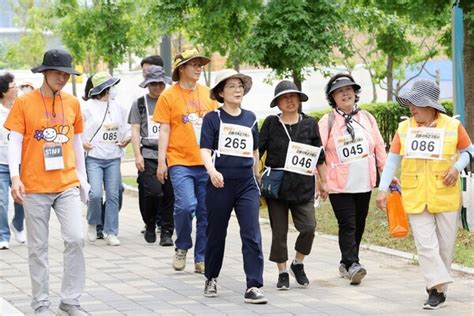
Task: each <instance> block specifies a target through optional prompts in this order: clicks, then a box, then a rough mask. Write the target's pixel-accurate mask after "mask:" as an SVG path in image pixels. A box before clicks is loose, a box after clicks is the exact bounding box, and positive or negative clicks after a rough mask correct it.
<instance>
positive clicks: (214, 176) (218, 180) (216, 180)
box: [209, 169, 224, 189]
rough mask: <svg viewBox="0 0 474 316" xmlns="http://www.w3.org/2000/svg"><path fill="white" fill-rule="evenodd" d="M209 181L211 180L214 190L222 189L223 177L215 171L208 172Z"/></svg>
mask: <svg viewBox="0 0 474 316" xmlns="http://www.w3.org/2000/svg"><path fill="white" fill-rule="evenodd" d="M209 179H211V182H212V185H213V186H215V187H216V188H218V189H219V188H223V187H224V177H223V176H222V174H221V173H220V172H219V171H217V170H216V169H214V170H211V171H210V172H209Z"/></svg>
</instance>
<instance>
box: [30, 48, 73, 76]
mask: <svg viewBox="0 0 474 316" xmlns="http://www.w3.org/2000/svg"><path fill="white" fill-rule="evenodd" d="M50 69H52V70H59V71H62V72H65V73H68V74H70V75H76V76H79V75H80V74H81V73H80V72H78V71H77V70H75V69H74V68H73V67H72V57H71V55H69V53H68V52H66V51H65V50H63V49H50V50H48V51H46V52H45V53H44V56H43V63H42V64H41V65H39V66H38V67H35V68H32V69H31V71H32V72H33V73H38V72H43V71H46V70H50Z"/></svg>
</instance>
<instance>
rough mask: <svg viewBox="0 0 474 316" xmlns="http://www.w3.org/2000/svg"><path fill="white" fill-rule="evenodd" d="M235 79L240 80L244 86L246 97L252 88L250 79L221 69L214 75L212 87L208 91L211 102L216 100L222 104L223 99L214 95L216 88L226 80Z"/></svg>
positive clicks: (235, 72) (232, 70) (233, 71)
mask: <svg viewBox="0 0 474 316" xmlns="http://www.w3.org/2000/svg"><path fill="white" fill-rule="evenodd" d="M232 78H237V79H240V80H242V84H243V85H244V95H246V94H247V93H248V92H249V91H250V89H251V88H252V78H251V77H250V76H247V75H244V74H241V73H238V72H237V71H235V70H234V69H223V70H221V71H219V72H218V73H217V75H216V79H215V81H214V86H212V87H211V89H210V98H211V99H213V100H217V101H218V102H220V103H223V102H224V99H223V98H222V97H221V96H220V95H218V94H216V93H215V90H216V88H217V86H219V85H220V84H221V83H224V82H225V81H226V80H227V79H232Z"/></svg>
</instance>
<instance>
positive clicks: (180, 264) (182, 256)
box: [173, 249, 188, 271]
mask: <svg viewBox="0 0 474 316" xmlns="http://www.w3.org/2000/svg"><path fill="white" fill-rule="evenodd" d="M187 252H188V251H187V250H184V249H176V252H175V254H174V259H173V268H174V269H175V270H176V271H183V270H184V267H186V254H187Z"/></svg>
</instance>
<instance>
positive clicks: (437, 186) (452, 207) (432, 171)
mask: <svg viewBox="0 0 474 316" xmlns="http://www.w3.org/2000/svg"><path fill="white" fill-rule="evenodd" d="M436 123H437V124H436V127H437V128H442V129H444V131H445V134H444V141H443V149H442V159H441V160H431V159H416V158H405V144H406V136H407V132H408V128H410V127H417V124H416V121H415V119H414V118H413V117H412V118H410V119H408V120H405V121H403V122H401V123H400V124H399V126H398V130H397V133H398V136H399V137H400V145H401V147H400V154H401V155H402V157H403V158H402V168H401V175H400V182H401V188H402V200H403V207H404V209H405V212H406V213H421V212H423V211H424V210H425V209H426V210H428V212H430V213H440V212H446V211H457V210H458V209H459V208H460V206H461V189H460V184H459V180H458V183H457V184H456V185H454V186H452V187H448V186H445V185H444V184H443V172H445V171H446V170H448V169H449V168H450V167H451V166H452V165H453V164H454V162H455V159H456V158H457V143H458V127H459V121H458V120H456V119H453V118H451V117H449V116H447V115H444V114H441V113H439V115H438V119H437V122H436Z"/></svg>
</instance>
